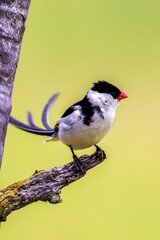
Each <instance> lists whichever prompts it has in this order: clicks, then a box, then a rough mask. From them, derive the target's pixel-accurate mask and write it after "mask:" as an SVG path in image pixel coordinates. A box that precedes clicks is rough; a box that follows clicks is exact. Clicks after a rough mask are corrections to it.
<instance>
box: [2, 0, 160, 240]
mask: <svg viewBox="0 0 160 240" xmlns="http://www.w3.org/2000/svg"><path fill="white" fill-rule="evenodd" d="M159 9H160V2H159V1H158V0H153V1H148V0H146V1H144V0H134V1H133V0H130V1H126V0H119V1H116V0H115V1H109V0H94V1H91V0H87V1H86V0H81V1H79V0H69V1H64V0H62V1H53V0H46V1H45V2H44V1H40V0H39V1H32V3H31V6H30V11H29V15H28V20H27V26H26V31H25V34H24V39H23V44H22V48H21V55H20V61H19V65H18V69H17V74H16V81H15V86H14V91H13V110H12V116H14V117H16V118H17V119H19V120H21V121H23V122H26V112H27V111H28V110H31V111H32V112H33V115H34V120H35V122H36V123H37V124H39V125H40V126H42V125H41V112H42V108H43V106H44V105H45V103H46V102H47V101H48V99H49V98H50V96H51V95H52V94H54V93H56V92H60V96H59V97H58V99H57V100H56V102H55V104H54V105H53V108H52V110H51V114H50V123H51V125H52V126H54V124H55V123H56V121H57V120H58V118H59V117H60V116H61V115H62V114H63V112H64V111H65V109H66V108H67V107H69V106H70V105H71V104H73V103H74V102H76V101H78V100H80V99H81V98H82V97H83V96H84V94H85V93H86V92H87V91H88V89H89V88H90V87H91V85H92V83H93V82H95V81H97V80H100V79H104V80H106V81H109V82H111V83H113V84H115V85H116V86H118V87H119V88H121V89H122V90H123V91H125V92H126V93H127V94H128V95H129V98H128V99H126V100H124V101H122V102H121V103H120V106H119V108H118V109H117V119H116V123H115V126H114V128H113V129H112V131H111V132H110V133H109V134H108V136H107V137H106V138H105V139H103V141H101V143H100V144H99V146H101V147H102V148H103V149H105V151H106V152H107V160H106V161H104V162H103V163H102V164H100V165H99V166H97V167H95V168H94V169H92V170H90V171H89V172H87V175H86V176H85V177H84V178H82V179H81V180H79V181H77V182H75V183H73V184H71V185H69V186H68V187H66V188H65V189H63V191H62V194H61V197H62V199H63V202H62V203H61V204H57V205H51V204H49V203H44V202H37V203H34V204H32V205H29V206H27V207H25V208H23V209H21V210H18V211H15V212H14V213H12V214H11V215H10V216H9V217H8V220H7V222H6V223H2V225H1V229H0V237H1V239H3V240H10V239H12V240H21V239H23V240H26V239H39V240H42V239H44V238H45V239H47V238H48V239H49V238H50V239H59V240H63V239H65V240H72V239H76V240H82V239H84V240H90V239H92V240H94V239H95V240H96V239H99V240H104V239H109V240H117V239H118V240H119V239H123V240H128V239H130V240H135V239H138V240H159V239H160V229H159V220H160V174H159V172H160V153H159V148H160V146H159V136H160V127H159V123H160V111H159V103H160V94H159V92H160V68H159V63H160V57H159V56H160V47H159V44H160V16H159ZM44 139H46V138H45V137H43V136H42V137H41V136H34V135H31V134H28V133H26V132H23V131H20V130H17V129H16V128H14V127H13V126H9V128H8V134H7V137H6V144H5V152H4V158H3V165H2V169H1V171H0V188H1V189H2V188H4V187H6V186H8V185H9V184H11V183H13V182H16V181H18V180H21V179H25V178H27V177H29V176H30V175H32V174H33V172H34V171H35V170H39V169H49V168H52V167H54V166H59V165H62V164H65V163H67V162H69V161H71V160H72V158H71V153H70V151H69V149H68V148H67V147H65V146H64V145H63V144H61V143H59V142H55V143H48V144H44V143H43V141H44ZM93 151H94V148H90V149H87V150H84V151H78V152H77V154H78V155H79V156H80V155H82V154H85V153H87V154H91V153H93Z"/></svg>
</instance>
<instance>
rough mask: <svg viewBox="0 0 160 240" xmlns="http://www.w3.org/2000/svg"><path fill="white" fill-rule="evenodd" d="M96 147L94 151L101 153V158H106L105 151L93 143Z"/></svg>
mask: <svg viewBox="0 0 160 240" xmlns="http://www.w3.org/2000/svg"><path fill="white" fill-rule="evenodd" d="M94 146H95V147H96V152H97V153H101V155H102V158H106V153H105V151H104V150H103V149H101V148H100V147H99V146H98V145H94Z"/></svg>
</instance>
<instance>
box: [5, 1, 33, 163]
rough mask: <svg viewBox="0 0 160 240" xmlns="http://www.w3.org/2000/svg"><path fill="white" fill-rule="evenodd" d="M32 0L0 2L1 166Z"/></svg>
mask: <svg viewBox="0 0 160 240" xmlns="http://www.w3.org/2000/svg"><path fill="white" fill-rule="evenodd" d="M29 5H30V0H0V166H1V163H2V156H3V149H4V142H5V136H6V131H7V125H8V121H9V116H10V112H11V107H12V103H11V95H12V89H13V83H14V78H15V73H16V68H17V64H18V60H19V54H20V48H21V43H22V38H23V33H24V30H25V22H26V19H27V15H28V9H29Z"/></svg>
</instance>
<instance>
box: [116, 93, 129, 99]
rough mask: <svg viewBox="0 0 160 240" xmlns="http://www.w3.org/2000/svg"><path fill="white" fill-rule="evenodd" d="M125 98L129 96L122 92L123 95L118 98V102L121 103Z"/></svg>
mask: <svg viewBox="0 0 160 240" xmlns="http://www.w3.org/2000/svg"><path fill="white" fill-rule="evenodd" d="M124 98H128V95H127V94H126V93H125V92H123V91H121V93H120V94H119V96H118V100H119V101H121V100H122V99H124Z"/></svg>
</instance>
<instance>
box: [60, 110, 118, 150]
mask: <svg viewBox="0 0 160 240" xmlns="http://www.w3.org/2000/svg"><path fill="white" fill-rule="evenodd" d="M114 120H115V114H114V115H113V116H112V117H111V116H110V118H109V119H108V118H106V119H103V118H99V119H98V120H96V121H94V122H92V123H91V124H90V125H89V126H87V125H84V124H83V123H82V122H81V123H80V122H75V123H74V124H73V125H72V126H68V125H65V124H63V123H61V127H60V129H59V140H60V141H61V142H63V143H64V144H65V145H67V146H70V145H71V146H72V147H73V149H77V150H78V149H84V148H89V147H91V146H93V145H95V144H97V143H98V142H99V141H100V140H101V139H102V138H104V136H105V135H106V134H107V133H108V131H109V129H110V128H111V127H112V126H113V123H114Z"/></svg>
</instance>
